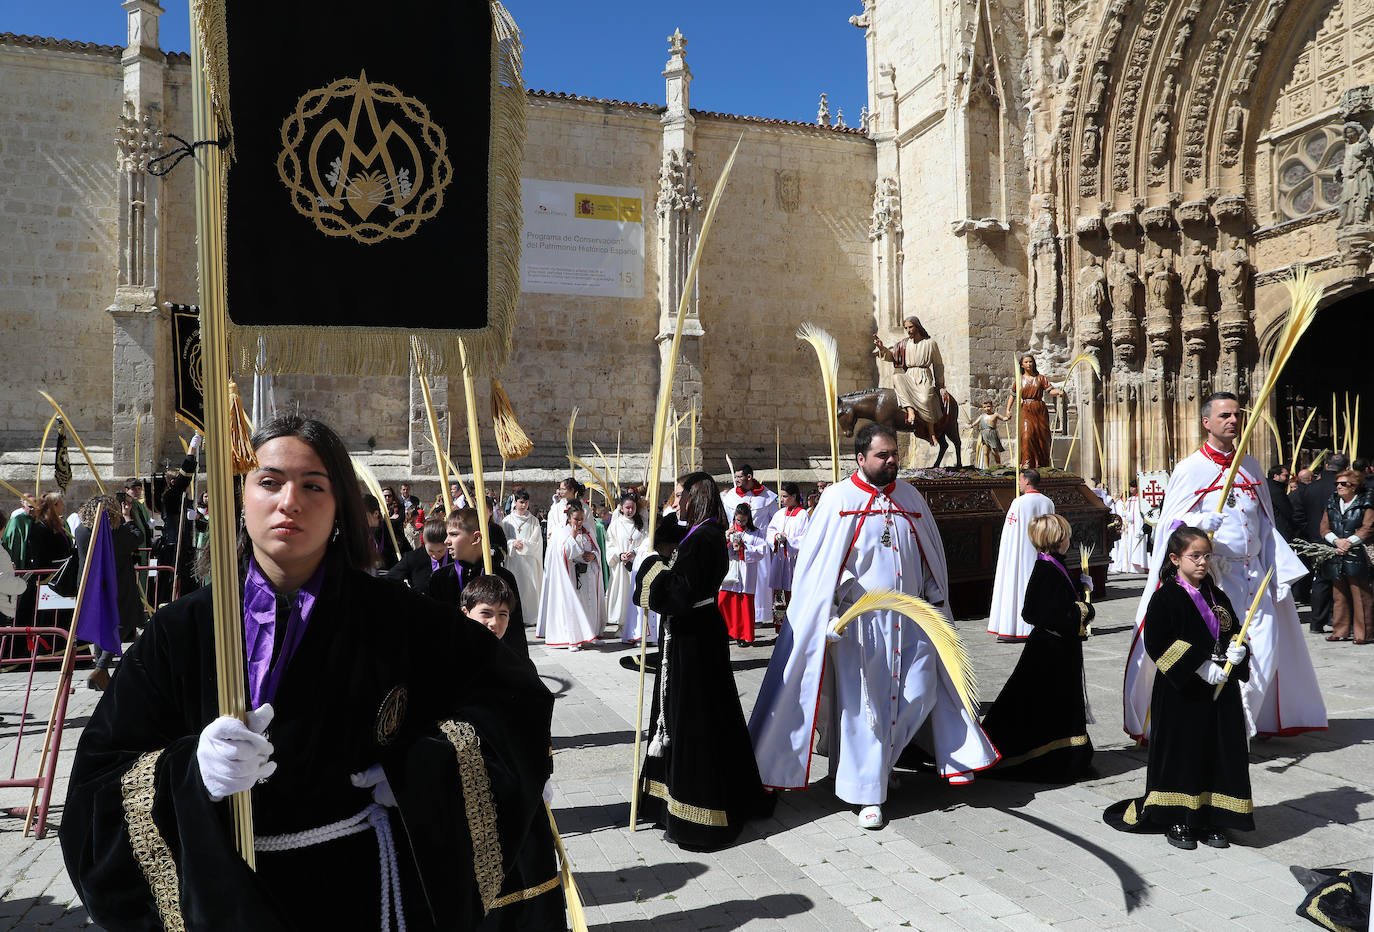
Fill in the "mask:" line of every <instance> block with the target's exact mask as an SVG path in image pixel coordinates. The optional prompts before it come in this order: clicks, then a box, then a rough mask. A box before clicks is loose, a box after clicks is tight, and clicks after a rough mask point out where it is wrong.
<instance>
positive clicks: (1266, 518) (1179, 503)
mask: <svg viewBox="0 0 1374 932" xmlns="http://www.w3.org/2000/svg"><path fill="white" fill-rule="evenodd" d="M1239 412H1240V406H1239V404H1238V403H1237V401H1236V397H1235V396H1234V395H1232V394H1230V393H1229V392H1216V393H1214V394H1213V395H1212V396H1211V397H1210V398H1208V399H1207V401H1206V402H1205V403H1204V404H1203V406H1202V427H1203V429H1204V430H1205V431H1206V432H1207V439H1206V441H1205V442H1204V443H1203V444H1202V447H1201V448H1200V449H1199V450H1198V451H1197V452H1195V453H1193V454H1192V455H1190V456H1188V457H1187V458H1186V459H1184V460H1182V461H1181V462H1180V463H1179V464H1178V466H1177V467H1176V468H1175V469H1174V471H1173V474H1172V475H1171V476H1170V477H1169V487H1168V488H1167V489H1166V490H1165V492H1164V502H1163V504H1162V505H1161V506H1160V517H1159V528H1160V532H1161V534H1169V533H1172V531H1173V529H1174V528H1175V527H1177V526H1179V525H1181V524H1182V525H1188V526H1189V527H1196V528H1199V529H1200V530H1202V531H1204V532H1206V533H1209V534H1212V535H1213V537H1212V547H1213V550H1212V561H1211V576H1212V579H1213V581H1215V582H1216V583H1217V584H1218V585H1219V586H1220V588H1221V590H1222V591H1223V592H1225V593H1226V596H1227V598H1228V599H1229V600H1230V601H1231V603H1232V604H1233V605H1236V606H1245V607H1246V608H1248V607H1249V605H1250V604H1251V602H1253V600H1254V598H1255V594H1256V592H1257V591H1258V588H1259V585H1260V582H1261V581H1262V580H1263V579H1264V577H1265V574H1266V573H1267V572H1268V571H1269V569H1270V567H1273V569H1274V577H1273V580H1272V581H1271V582H1270V584H1269V586H1268V587H1267V589H1266V591H1265V592H1264V595H1263V596H1262V597H1261V599H1260V603H1259V610H1258V611H1257V612H1256V614H1255V619H1254V621H1253V622H1252V623H1251V625H1250V632H1249V635H1250V649H1251V652H1252V653H1251V658H1250V678H1249V680H1248V681H1246V682H1245V684H1244V685H1243V686H1242V688H1241V698H1242V699H1243V700H1244V703H1245V716H1246V723H1247V726H1248V728H1249V730H1250V734H1252V735H1253V734H1256V733H1258V734H1262V735H1293V734H1298V733H1300V732H1304V731H1313V730H1324V729H1325V728H1326V706H1325V704H1324V703H1323V702H1322V696H1321V689H1320V687H1319V686H1318V685H1317V675H1316V672H1315V671H1314V670H1313V669H1312V658H1311V657H1310V656H1309V655H1308V653H1307V644H1306V643H1305V642H1304V641H1303V637H1302V630H1301V626H1300V625H1299V623H1298V612H1297V608H1296V607H1295V606H1294V604H1293V596H1292V595H1291V594H1290V593H1289V591H1288V587H1289V586H1290V585H1291V584H1292V583H1293V582H1295V581H1296V580H1298V579H1301V578H1302V577H1303V576H1304V575H1306V574H1307V568H1306V567H1305V566H1303V564H1302V563H1301V562H1300V561H1299V560H1298V558H1297V556H1296V555H1295V554H1294V553H1293V551H1292V550H1290V549H1289V547H1288V544H1286V543H1285V542H1284V541H1283V539H1282V538H1280V537H1279V535H1278V532H1277V531H1276V530H1275V529H1274V520H1273V514H1274V512H1273V507H1272V504H1271V502H1270V500H1269V485H1268V483H1267V482H1266V481H1265V476H1264V473H1263V472H1261V471H1260V468H1259V463H1257V462H1256V461H1255V458H1254V457H1252V456H1246V457H1245V458H1244V460H1243V461H1242V462H1241V466H1240V471H1239V472H1238V473H1237V474H1236V483H1235V486H1234V487H1233V488H1232V490H1231V493H1230V495H1229V496H1228V497H1227V499H1226V501H1225V502H1223V503H1222V510H1221V511H1217V510H1216V506H1217V502H1218V499H1219V498H1220V496H1221V490H1222V486H1223V485H1224V484H1225V481H1226V471H1227V468H1228V467H1229V466H1230V465H1231V460H1232V458H1233V456H1234V454H1235V446H1236V437H1237V436H1238V435H1239V433H1240V414H1239ZM1166 549H1167V548H1164V547H1159V548H1156V549H1155V551H1154V555H1153V557H1152V559H1151V560H1150V577H1149V580H1148V581H1147V582H1146V585H1145V591H1144V592H1143V593H1142V594H1141V597H1140V603H1139V605H1138V607H1137V609H1136V619H1137V626H1136V633H1135V639H1134V641H1133V642H1132V644H1131V653H1130V657H1129V659H1128V660H1127V661H1126V676H1125V685H1124V707H1125V708H1124V712H1125V716H1124V719H1125V720H1124V727H1125V729H1126V733H1127V734H1129V735H1131V736H1132V737H1134V738H1136V739H1140V738H1142V737H1147V735H1146V712H1147V711H1148V710H1149V704H1150V691H1151V689H1152V688H1153V685H1154V677H1155V662H1154V660H1152V659H1151V658H1150V655H1149V653H1148V651H1147V650H1146V645H1145V644H1144V641H1143V638H1142V630H1143V629H1142V627H1141V626H1142V625H1143V622H1144V618H1145V612H1146V610H1147V609H1148V608H1149V605H1150V599H1151V597H1152V596H1153V595H1154V592H1155V589H1156V588H1157V587H1158V586H1159V579H1160V569H1161V567H1162V566H1163V564H1164V561H1165V556H1164V554H1165V550H1166Z"/></svg>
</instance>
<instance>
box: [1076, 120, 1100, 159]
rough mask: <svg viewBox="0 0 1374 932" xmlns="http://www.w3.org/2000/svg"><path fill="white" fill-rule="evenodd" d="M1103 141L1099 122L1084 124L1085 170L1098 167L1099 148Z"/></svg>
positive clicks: (1082, 157)
mask: <svg viewBox="0 0 1374 932" xmlns="http://www.w3.org/2000/svg"><path fill="white" fill-rule="evenodd" d="M1101 140H1102V132H1101V130H1099V129H1098V128H1097V121H1096V120H1092V119H1089V120H1088V121H1087V122H1086V123H1085V124H1083V154H1082V156H1081V161H1082V163H1083V167H1084V168H1094V167H1096V165H1097V159H1098V146H1099V145H1100V143H1101Z"/></svg>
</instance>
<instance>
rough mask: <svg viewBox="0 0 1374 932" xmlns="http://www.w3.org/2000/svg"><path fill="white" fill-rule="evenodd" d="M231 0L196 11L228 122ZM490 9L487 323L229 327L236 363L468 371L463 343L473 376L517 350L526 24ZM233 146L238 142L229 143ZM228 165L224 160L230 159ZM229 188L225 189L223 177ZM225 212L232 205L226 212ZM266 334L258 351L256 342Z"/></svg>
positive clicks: (266, 370) (211, 81)
mask: <svg viewBox="0 0 1374 932" xmlns="http://www.w3.org/2000/svg"><path fill="white" fill-rule="evenodd" d="M224 3H225V0H191V6H192V9H193V10H196V11H198V12H199V17H198V20H197V21H198V22H199V23H200V24H201V27H200V28H201V41H202V47H203V48H204V50H205V53H204V54H205V72H206V84H207V87H208V89H209V91H210V96H211V99H213V100H214V102H215V108H216V109H215V112H216V114H217V115H218V116H219V118H220V121H221V125H223V126H229V125H231V124H230V117H229V67H228V41H227V35H228V31H227V26H226V21H225V14H224ZM490 8H491V132H490V139H489V143H488V150H487V325H486V327H483V328H481V329H480V330H422V331H419V332H415V331H412V330H402V329H399V328H397V329H390V328H380V327H311V328H305V327H290V326H287V327H238V326H234V325H233V324H230V326H229V353H230V357H229V358H230V360H231V362H232V364H233V367H234V369H235V370H236V371H238V372H241V373H242V372H251V373H253V374H255V375H288V374H314V373H320V372H327V373H329V374H331V375H356V376H363V375H409V374H410V368H409V367H410V358H411V353H412V349H413V352H414V358H415V371H416V372H417V373H418V374H420V375H423V376H425V377H427V378H436V377H438V376H441V375H448V374H449V373H450V372H461V371H462V368H463V351H462V350H461V349H460V348H459V345H460V343H461V344H462V345H463V347H465V349H466V352H467V363H468V371H469V372H470V373H471V374H472V375H473V376H474V377H477V376H494V375H495V374H496V373H497V372H499V371H500V370H501V368H502V367H504V366H505V365H506V362H507V361H508V360H509V359H510V350H511V335H512V333H513V332H514V329H515V306H516V302H517V300H518V299H519V297H520V241H521V238H522V229H523V226H524V216H523V209H522V206H521V203H520V166H521V164H522V162H523V160H524V157H525V82H524V78H523V77H522V67H523V65H522V54H523V49H522V45H521V40H520V29H519V27H517V26H516V25H515V20H514V19H513V18H512V17H511V15H510V12H509V11H508V10H507V9H506V8H505V7H504V6H503V5H502V4H500V3H497V2H492V3H491V4H490ZM231 153H232V149H231ZM226 164H227V160H226ZM223 190H225V191H227V190H228V186H227V185H225V186H224V188H223ZM225 214H226V216H227V214H228V211H227V210H226V211H225ZM259 341H261V343H262V346H261V351H260V350H259Z"/></svg>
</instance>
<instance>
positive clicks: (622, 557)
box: [606, 492, 645, 639]
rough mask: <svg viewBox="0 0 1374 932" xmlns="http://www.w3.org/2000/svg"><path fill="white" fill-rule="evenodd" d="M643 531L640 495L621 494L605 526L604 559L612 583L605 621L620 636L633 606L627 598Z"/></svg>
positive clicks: (631, 587)
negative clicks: (617, 629)
mask: <svg viewBox="0 0 1374 932" xmlns="http://www.w3.org/2000/svg"><path fill="white" fill-rule="evenodd" d="M644 530H645V529H644V518H643V516H642V515H640V514H639V497H638V496H637V495H635V493H634V492H626V493H624V494H623V495H621V496H620V502H619V503H618V505H617V506H616V510H615V513H614V514H613V515H612V516H611V523H610V525H609V526H608V527H607V528H606V562H607V564H609V566H610V568H611V582H610V585H609V586H607V587H606V621H607V622H608V623H609V624H613V625H615V626H617V627H618V628H619V629H620V631H621V634H622V639H623V635H624V631H625V627H626V617H627V616H628V615H629V614H630V612H631V610H632V609H633V608H634V607H635V606H634V605H633V600H632V599H631V598H630V594H631V593H632V592H633V591H634V587H635V580H634V559H635V552H636V551H637V550H638V549H639V546H640V544H642V543H643V542H644Z"/></svg>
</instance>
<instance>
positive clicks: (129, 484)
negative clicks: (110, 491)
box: [124, 476, 143, 492]
mask: <svg viewBox="0 0 1374 932" xmlns="http://www.w3.org/2000/svg"><path fill="white" fill-rule="evenodd" d="M142 487H143V480H142V479H140V478H138V477H137V476H131V477H130V478H128V479H125V480H124V491H126V492H127V491H129V490H130V489H132V488H142Z"/></svg>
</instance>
